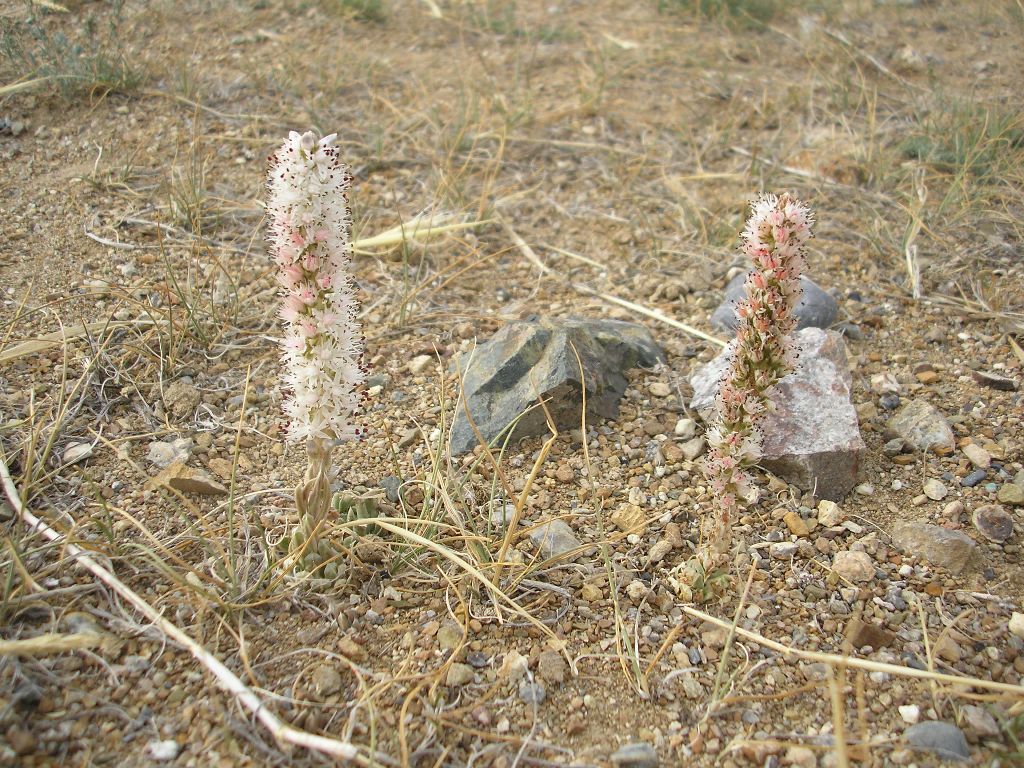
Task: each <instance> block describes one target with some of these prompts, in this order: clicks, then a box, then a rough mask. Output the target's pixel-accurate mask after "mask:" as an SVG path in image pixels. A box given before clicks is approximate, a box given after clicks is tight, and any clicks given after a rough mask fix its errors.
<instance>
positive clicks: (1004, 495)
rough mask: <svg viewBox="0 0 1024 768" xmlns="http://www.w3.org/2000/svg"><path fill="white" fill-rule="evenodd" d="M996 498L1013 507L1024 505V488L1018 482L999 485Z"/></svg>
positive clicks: (1001, 502)
mask: <svg viewBox="0 0 1024 768" xmlns="http://www.w3.org/2000/svg"><path fill="white" fill-rule="evenodd" d="M996 499H997V500H998V501H999V503H1000V504H1009V505H1010V506H1011V507H1020V506H1024V488H1022V487H1021V486H1019V485H1017V484H1016V483H1004V484H1003V485H1001V486H1000V487H999V492H998V493H996Z"/></svg>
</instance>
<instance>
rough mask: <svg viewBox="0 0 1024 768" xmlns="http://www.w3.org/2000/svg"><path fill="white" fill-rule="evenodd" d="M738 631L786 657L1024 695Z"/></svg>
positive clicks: (718, 622) (1005, 686)
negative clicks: (802, 648) (812, 649)
mask: <svg viewBox="0 0 1024 768" xmlns="http://www.w3.org/2000/svg"><path fill="white" fill-rule="evenodd" d="M683 611H684V612H685V613H688V614H690V615H691V616H693V617H695V618H698V619H701V620H703V621H707V622H709V623H711V624H714V625H715V626H717V627H721V628H722V629H726V630H728V629H730V628H731V627H732V624H730V623H729V622H727V621H723V620H722V619H719V618H717V617H715V616H712V615H711V614H709V613H705V612H704V611H701V610H698V609H696V608H693V607H691V606H688V605H684V606H683ZM736 634H738V635H741V636H743V637H745V638H747V639H748V640H753V641H754V642H756V643H759V644H760V645H763V646H766V647H768V648H771V649H773V650H775V651H778V652H779V653H781V654H782V655H783V656H785V657H787V658H789V657H791V656H792V657H796V658H799V659H805V660H807V661H815V662H823V663H825V664H829V665H832V666H847V667H854V668H856V669H865V670H868V671H869V672H887V673H889V674H890V675H897V676H899V677H914V678H918V679H920V680H934V681H936V682H939V683H947V684H949V685H959V686H964V685H969V686H972V687H974V688H985V689H986V690H990V691H999V692H1000V693H1005V694H1009V695H1011V696H1016V697H1021V696H1024V686H1021V685H1013V684H1011V683H999V682H995V681H993V680H984V679H982V678H980V677H962V676H960V675H947V674H945V673H943V672H933V671H930V670H927V669H915V668H913V667H901V666H899V665H897V664H886V663H883V662H880V661H869V660H867V659H856V658H851V657H849V656H839V655H838V654H834V653H821V652H819V651H801V650H800V649H799V648H793V647H791V646H788V645H785V644H784V643H779V642H776V641H775V640H769V639H768V638H767V637H765V636H764V635H760V634H758V633H757V632H751V631H750V630H749V629H743V628H741V627H736Z"/></svg>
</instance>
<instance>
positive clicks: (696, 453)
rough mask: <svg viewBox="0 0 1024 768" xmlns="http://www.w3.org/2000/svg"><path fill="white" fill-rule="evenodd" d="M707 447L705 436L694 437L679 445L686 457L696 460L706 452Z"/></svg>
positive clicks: (688, 459)
mask: <svg viewBox="0 0 1024 768" xmlns="http://www.w3.org/2000/svg"><path fill="white" fill-rule="evenodd" d="M707 447H708V444H707V441H706V440H704V438H703V437H694V438H691V439H689V440H687V441H686V442H685V443H683V444H682V445H681V446H679V450H680V452H681V453H682V456H683V458H684V459H686V460H687V461H694V460H696V459H697V458H699V457H700V456H701V455H702V454H703V453H704V451H705V449H706V448H707Z"/></svg>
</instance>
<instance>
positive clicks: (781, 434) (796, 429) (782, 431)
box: [690, 328, 865, 501]
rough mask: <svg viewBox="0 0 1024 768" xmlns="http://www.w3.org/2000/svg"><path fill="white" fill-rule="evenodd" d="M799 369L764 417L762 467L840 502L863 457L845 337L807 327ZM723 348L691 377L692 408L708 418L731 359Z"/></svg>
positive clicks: (801, 340)
mask: <svg viewBox="0 0 1024 768" xmlns="http://www.w3.org/2000/svg"><path fill="white" fill-rule="evenodd" d="M796 341H797V344H799V346H800V367H799V369H798V370H797V371H796V372H795V373H793V374H791V375H789V376H787V377H786V378H785V379H783V380H782V381H781V382H779V385H778V386H777V387H776V390H775V394H774V397H773V400H774V402H775V405H776V410H775V411H774V412H772V413H769V414H768V415H766V416H765V417H764V418H763V419H762V420H761V424H760V427H761V429H762V431H763V433H764V445H763V450H764V455H763V457H762V459H761V462H760V463H761V465H762V466H763V467H765V469H768V470H769V471H771V472H773V473H775V474H776V475H779V476H781V477H783V478H785V479H786V480H788V481H789V482H791V483H793V484H794V485H797V486H799V487H800V488H803V489H804V490H813V491H814V492H815V495H816V496H817V497H818V498H819V499H830V500H833V501H839V500H841V499H842V498H843V497H844V496H846V494H847V493H849V492H850V489H851V488H853V487H854V485H856V480H857V471H858V469H859V468H860V463H861V459H862V458H863V456H864V452H865V446H864V441H863V440H862V439H861V436H860V425H859V423H858V421H857V412H856V410H854V407H853V402H852V401H851V399H850V391H851V388H852V387H851V383H852V382H851V378H850V372H849V369H848V367H847V362H846V345H845V343H844V342H843V337H842V336H841V335H840V334H838V333H835V332H833V331H823V330H821V329H819V328H807V329H805V330H802V331H800V332H798V333H797V334H796ZM728 353H729V350H725V351H724V352H722V354H720V355H719V356H718V357H716V358H715V359H714V360H712V361H711V362H710V363H708V364H707V365H706V366H704V367H702V368H700V369H699V370H698V371H697V372H696V373H695V374H694V375H693V377H692V378H691V380H690V383H691V384H692V385H693V390H694V395H693V400H692V402H691V406H692V407H693V408H695V409H696V410H698V411H700V412H701V414H702V415H704V416H705V418H708V416H709V415H710V413H711V411H712V409H713V408H714V398H715V394H716V392H717V391H718V383H719V381H720V380H721V377H722V376H723V375H724V373H725V371H726V369H727V367H728V363H729V359H728Z"/></svg>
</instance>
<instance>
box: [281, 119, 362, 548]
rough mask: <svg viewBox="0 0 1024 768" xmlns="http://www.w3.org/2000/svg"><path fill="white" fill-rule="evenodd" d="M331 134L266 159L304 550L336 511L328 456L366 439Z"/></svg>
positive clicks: (307, 137)
mask: <svg viewBox="0 0 1024 768" xmlns="http://www.w3.org/2000/svg"><path fill="white" fill-rule="evenodd" d="M334 139H335V134H331V135H329V136H324V137H322V138H318V137H317V136H316V134H314V133H313V132H306V133H304V134H301V135H300V134H299V133H297V132H295V131H292V132H291V133H289V134H288V138H287V139H286V140H285V141H284V143H283V144H282V145H281V147H280V149H278V151H277V152H276V154H274V155H273V156H272V157H271V158H270V170H269V173H268V177H267V189H268V192H269V199H268V202H267V214H268V216H269V218H270V227H269V234H268V240H269V242H270V248H271V253H272V256H273V260H274V263H275V264H276V265H277V267H278V282H279V283H280V285H281V310H280V317H281V320H282V321H283V322H284V325H285V334H284V339H283V340H282V342H281V346H282V358H283V361H284V368H285V382H286V385H287V387H288V389H289V396H288V398H287V400H286V402H285V405H284V410H285V413H286V414H287V415H288V416H289V418H290V422H289V425H288V439H289V441H292V442H299V441H302V442H304V443H305V445H306V451H307V454H308V458H309V464H308V467H307V470H306V475H305V479H304V482H303V483H302V484H301V485H300V486H299V487H297V488H296V489H295V503H296V508H297V510H298V512H299V519H300V529H299V531H298V533H297V534H296V536H295V539H294V541H293V549H295V548H299V547H304V546H305V542H306V541H307V540H308V539H309V538H311V537H312V536H313V534H314V533H315V530H316V528H317V526H319V525H320V523H321V522H322V520H323V519H324V517H325V516H326V515H327V512H328V510H329V509H330V501H331V498H330V493H331V492H330V479H331V459H330V454H331V449H332V448H333V447H334V445H335V443H336V442H337V441H340V440H347V439H352V438H355V437H358V436H359V435H360V433H361V430H360V428H359V426H357V425H356V423H355V421H354V418H355V416H356V415H357V414H358V413H359V410H360V405H361V394H360V391H359V387H360V385H361V384H362V382H363V380H364V378H365V374H366V371H365V368H364V367H363V363H362V357H363V338H362V334H361V332H360V327H359V324H358V323H357V322H356V312H357V311H358V302H357V300H356V296H355V286H354V284H353V281H352V277H351V255H350V253H351V243H350V228H351V222H352V218H351V213H350V211H349V207H348V190H349V186H350V185H351V181H352V177H351V175H350V174H349V170H348V168H347V166H345V165H344V164H343V163H342V162H341V161H340V160H339V159H338V150H337V149H336V148H335V147H334Z"/></svg>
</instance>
